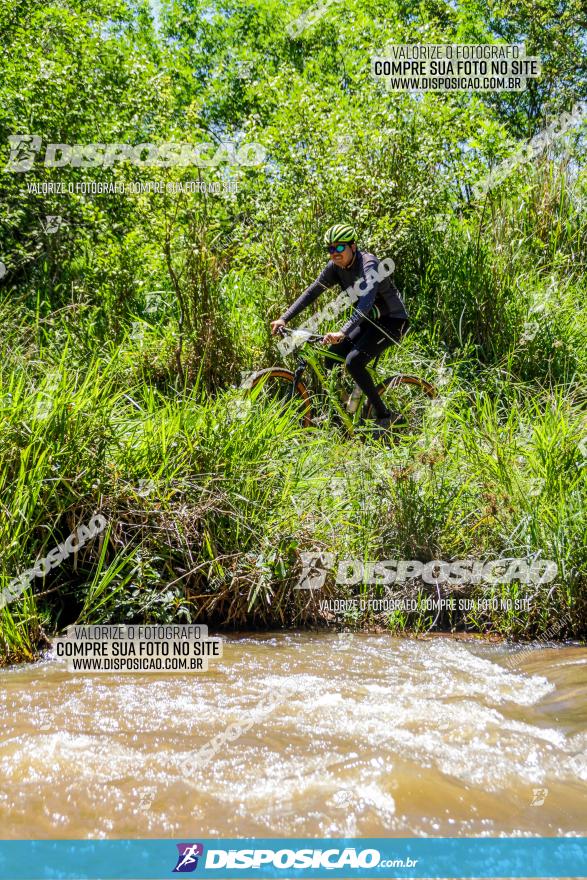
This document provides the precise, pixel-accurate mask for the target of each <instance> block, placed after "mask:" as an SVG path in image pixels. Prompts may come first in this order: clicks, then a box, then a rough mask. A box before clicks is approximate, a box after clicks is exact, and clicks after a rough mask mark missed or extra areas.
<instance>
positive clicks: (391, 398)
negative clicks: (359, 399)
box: [363, 374, 438, 431]
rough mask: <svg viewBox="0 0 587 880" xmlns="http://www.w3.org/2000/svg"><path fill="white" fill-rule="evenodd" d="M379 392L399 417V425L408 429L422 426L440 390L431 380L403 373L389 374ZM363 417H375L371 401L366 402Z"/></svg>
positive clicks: (412, 429) (387, 405)
mask: <svg viewBox="0 0 587 880" xmlns="http://www.w3.org/2000/svg"><path fill="white" fill-rule="evenodd" d="M377 392H378V394H379V396H380V397H381V399H382V400H383V402H384V404H385V405H386V407H387V408H388V409H389V410H390V411H391V412H392V413H393V414H394V415H397V416H398V417H399V418H398V419H397V426H398V427H399V428H405V429H407V430H408V431H414V430H417V429H418V428H420V427H421V425H422V421H423V419H424V411H425V409H426V407H427V406H428V403H429V401H430V400H434V398H435V397H438V390H437V389H436V388H435V387H434V385H432V384H431V383H430V382H426V380H425V379H420V378H419V377H418V376H406V375H403V374H398V375H396V376H388V378H387V379H384V380H383V382H382V383H381V384H380V385H379V386H378V388H377ZM363 418H365V419H374V418H375V411H374V410H373V407H372V406H371V403H370V402H369V401H367V403H366V404H365V407H364V410H363Z"/></svg>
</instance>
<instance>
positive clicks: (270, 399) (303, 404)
mask: <svg viewBox="0 0 587 880" xmlns="http://www.w3.org/2000/svg"><path fill="white" fill-rule="evenodd" d="M249 387H250V392H249V393H250V395H251V398H252V399H253V400H254V401H255V403H256V404H261V406H263V405H266V406H272V405H274V406H276V407H277V408H278V410H280V411H283V410H284V409H285V408H286V407H288V406H294V407H295V408H296V409H297V410H298V411H299V418H300V424H301V426H302V427H303V428H309V427H310V425H311V424H312V405H311V403H310V394H309V392H308V389H307V388H306V386H305V385H304V383H303V382H301V381H300V380H299V379H298V381H297V382H296V383H295V387H294V374H293V373H292V371H291V370H286V369H284V368H282V367H268V368H267V369H265V370H259V372H258V373H255V374H254V375H253V376H252V377H251V379H250V380H249Z"/></svg>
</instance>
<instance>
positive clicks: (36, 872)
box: [0, 837, 587, 880]
mask: <svg viewBox="0 0 587 880" xmlns="http://www.w3.org/2000/svg"><path fill="white" fill-rule="evenodd" d="M196 843H197V844H200V845H201V846H202V847H203V853H202V854H201V855H200V856H199V857H198V859H197V863H196V864H195V865H194V864H193V860H192V862H191V863H190V860H189V859H188V860H187V863H186V864H185V865H184V867H183V868H182V870H181V871H179V872H174V868H175V867H176V866H177V865H178V864H179V862H180V861H181V860H182V859H181V855H180V854H181V853H182V852H183V848H182V847H184V846H185V845H187V844H196ZM212 850H214V851H215V854H212V852H211V851H212ZM230 850H233V851H243V850H245V851H248V853H249V854H248V855H246V854H241V856H238V857H237V856H236V853H235V852H233V853H232V854H231V853H230ZM262 850H263V851H269V853H268V854H267V853H266V854H265V855H264V856H259V854H258V853H259V851H262ZM288 850H289V851H294V852H296V851H299V850H306V857H305V859H306V863H307V862H308V861H310V862H311V861H312V860H313V861H314V864H315V867H304V868H301V867H297V866H289V867H288V866H287V864H284V865H283V867H279V864H280V860H283V861H285V862H286V863H287V861H288V859H289V860H290V865H291V859H292V856H291V854H290V855H289V856H288V854H287V852H286V853H285V854H282V855H281V856H278V857H277V859H276V861H277V864H275V863H274V861H273V854H274V853H279V852H280V851H281V852H282V853H283V851H288ZM344 850H351V851H352V852H351V853H350V854H349V853H347V855H346V856H344V858H345V861H344V862H342V866H333V867H327V864H328V863H330V864H333V862H334V863H338V861H339V858H340V856H341V854H343V852H344ZM366 850H370V851H371V855H369V856H367V855H365V851H366ZM308 851H312V853H311V854H310V855H308ZM315 851H318V852H319V853H321V855H313V853H314V852H315ZM327 851H330V853H329V854H326V852H327ZM373 851H376V852H377V854H379V857H380V860H382V861H384V862H385V861H387V860H394V861H395V864H394V865H393V866H389V865H380V864H379V862H376V861H374V860H375V858H376V857H375V856H374V855H373ZM255 853H257V855H256V860H257V861H258V860H259V859H262V863H261V864H260V865H259V864H257V865H254V864H252V863H253V861H254V860H255ZM408 857H409V858H410V859H411V860H412V862H413V861H415V865H410V866H409V867H407V866H406V865H408V864H410V863H408V862H407V859H408ZM299 858H301V856H300V857H299ZM324 859H326V860H327V862H326V864H325V863H324V862H323V861H322V860H324ZM357 859H359V861H362V862H366V863H367V864H368V865H369V866H368V867H367V866H364V867H358V866H357V865H356V861H357ZM231 860H232V864H231ZM235 860H236V861H237V862H238V861H240V862H241V863H243V862H244V863H245V864H244V865H243V866H242V867H238V866H237V865H236V864H235ZM247 860H248V866H247ZM353 860H354V863H355V866H354V867H353V866H352V864H353ZM397 860H402V862H398V861H397ZM320 862H322V864H320ZM207 863H208V864H207ZM212 864H216V865H217V866H218V867H212ZM298 864H299V863H298ZM402 864H403V866H402ZM318 865H320V866H318ZM185 874H189V875H190V876H191V877H193V878H194V880H197V878H198V877H200V878H206V880H208V878H212V877H216V878H219V880H227V878H239V877H246V878H264V877H281V878H283V880H291V878H294V877H295V878H297V877H300V878H306V877H307V878H319V877H331V878H334V880H339V878H354V877H359V878H439V877H443V878H469V877H475V878H486V877H487V878H497V877H499V878H510V877H511V878H517V877H527V878H533V877H553V878H560V877H581V878H587V837H530V838H528V837H524V838H504V837H499V838H486V837H484V838H467V837H464V838H463V837H460V838H444V837H435V838H429V837H428V838H414V837H410V838H401V837H398V838H393V837H392V838H390V837H387V838H363V837H360V838H349V839H344V838H336V839H328V840H323V839H317V838H263V839H259V838H256V839H252V838H247V839H219V840H206V839H203V838H197V837H195V838H192V839H191V840H190V839H189V838H182V839H180V840H33V841H31V840H4V841H0V880H164V878H169V880H173V878H178V877H179V876H181V875H185Z"/></svg>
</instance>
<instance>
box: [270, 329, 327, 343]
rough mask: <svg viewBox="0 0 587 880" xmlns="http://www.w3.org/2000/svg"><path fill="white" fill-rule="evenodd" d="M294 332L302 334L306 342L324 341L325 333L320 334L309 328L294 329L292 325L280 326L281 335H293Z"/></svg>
mask: <svg viewBox="0 0 587 880" xmlns="http://www.w3.org/2000/svg"><path fill="white" fill-rule="evenodd" d="M294 333H297V334H299V335H300V336H302V337H303V341H304V342H310V343H316V342H322V340H323V339H324V336H323V335H320V334H318V333H310V331H309V330H294V329H293V328H292V327H280V328H279V335H280V336H287V335H288V334H289V335H293V334H294Z"/></svg>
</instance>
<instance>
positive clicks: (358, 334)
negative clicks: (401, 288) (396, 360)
mask: <svg viewBox="0 0 587 880" xmlns="http://www.w3.org/2000/svg"><path fill="white" fill-rule="evenodd" d="M356 241H357V235H356V232H355V230H354V228H353V227H352V226H350V225H348V224H345V223H339V224H337V225H335V226H331V227H330V229H329V230H328V231H327V232H326V234H325V235H324V244H325V246H326V250H327V251H328V253H329V254H330V262H329V263H328V265H327V266H326V267H325V268H324V269H323V270H322V272H321V273H320V275H319V276H318V278H317V279H316V280H315V281H314V282H313V283H312V284H310V286H309V287H307V288H306V290H304V292H303V293H302V294H301V295H300V296H299V297H298V298H297V300H296V301H295V302H294V303H293V304H292V305H291V306H290V307H289V308H288V309H287V311H285V312H284V313H283V315H282V316H281V317H280V318H278V319H277V320H276V321H272V322H271V332H272V333H273V335H275V334H277V333H279V332H280V328H281V327H285V325H286V324H287V323H288V322H289V321H291V319H292V318H295V316H296V315H299V313H300V312H301V311H303V310H304V309H305V308H306V307H307V306H309V305H310V304H311V303H313V302H314V301H315V300H316V299H317V298H318V297H319V296H320V294H321V293H322V291H323V290H326V289H328V288H331V287H334V285H335V284H339V285H340V287H341V288H342V289H343V290H347V289H348V288H351V287H353V285H355V284H357V282H359V283H360V282H361V281H364V282H365V283H366V288H365V291H364V293H363V295H362V296H360V297H359V299H358V301H357V303H356V305H355V309H354V311H353V314H352V315H351V317H350V318H349V320H348V321H347V322H346V324H345V325H344V326H343V327H342V329H341V330H339V331H338V332H337V333H327V334H326V336H325V337H324V339H323V340H322V341H323V343H324V345H329V349H328V350H329V352H331V353H332V354H335V355H338V356H339V357H343V358H344V359H345V366H346V368H347V370H348V372H349V373H350V375H351V376H352V378H353V379H354V381H355V382H356V383H357V385H358V386H359V388H360V389H361V390H362V391H363V392H364V393H365V394H366V396H367V398H368V399H369V401H370V403H371V404H372V407H373V410H374V411H375V414H376V423H377V425H378V426H379V427H380V428H388V427H390V425H391V424H392V422H393V421H394V420H395V418H396V417H395V416H394V415H392V413H390V411H389V410H388V409H387V407H386V406H385V404H384V403H383V401H382V400H381V398H380V396H379V394H378V393H377V388H376V387H375V383H374V382H373V378H372V377H371V374H370V373H369V371H368V370H367V364H368V363H369V362H370V361H372V360H373V358H375V357H376V356H377V355H379V354H381V352H383V351H385V349H386V348H389V346H390V345H393V344H394V343H395V344H397V343H398V342H399V341H400V340H401V338H402V336H403V335H404V333H405V332H406V330H407V329H408V327H409V320H408V314H407V312H406V309H405V306H404V304H403V302H402V300H401V298H400V295H399V293H398V290H397V288H396V286H395V285H394V283H393V282H392V281H391V279H390V278H389V276H387V275H386V276H382V275H381V274H379V273H378V268H379V260H378V259H377V257H375V256H374V255H373V254H369V253H367V252H366V251H360V250H358V248H357V243H356ZM377 276H378V277H377ZM337 363H338V361H337V360H336V359H335V358H331V357H328V356H327V357H326V360H325V366H326V367H327V368H328V369H331V368H332V367H334V366H335V365H336V364H337Z"/></svg>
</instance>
